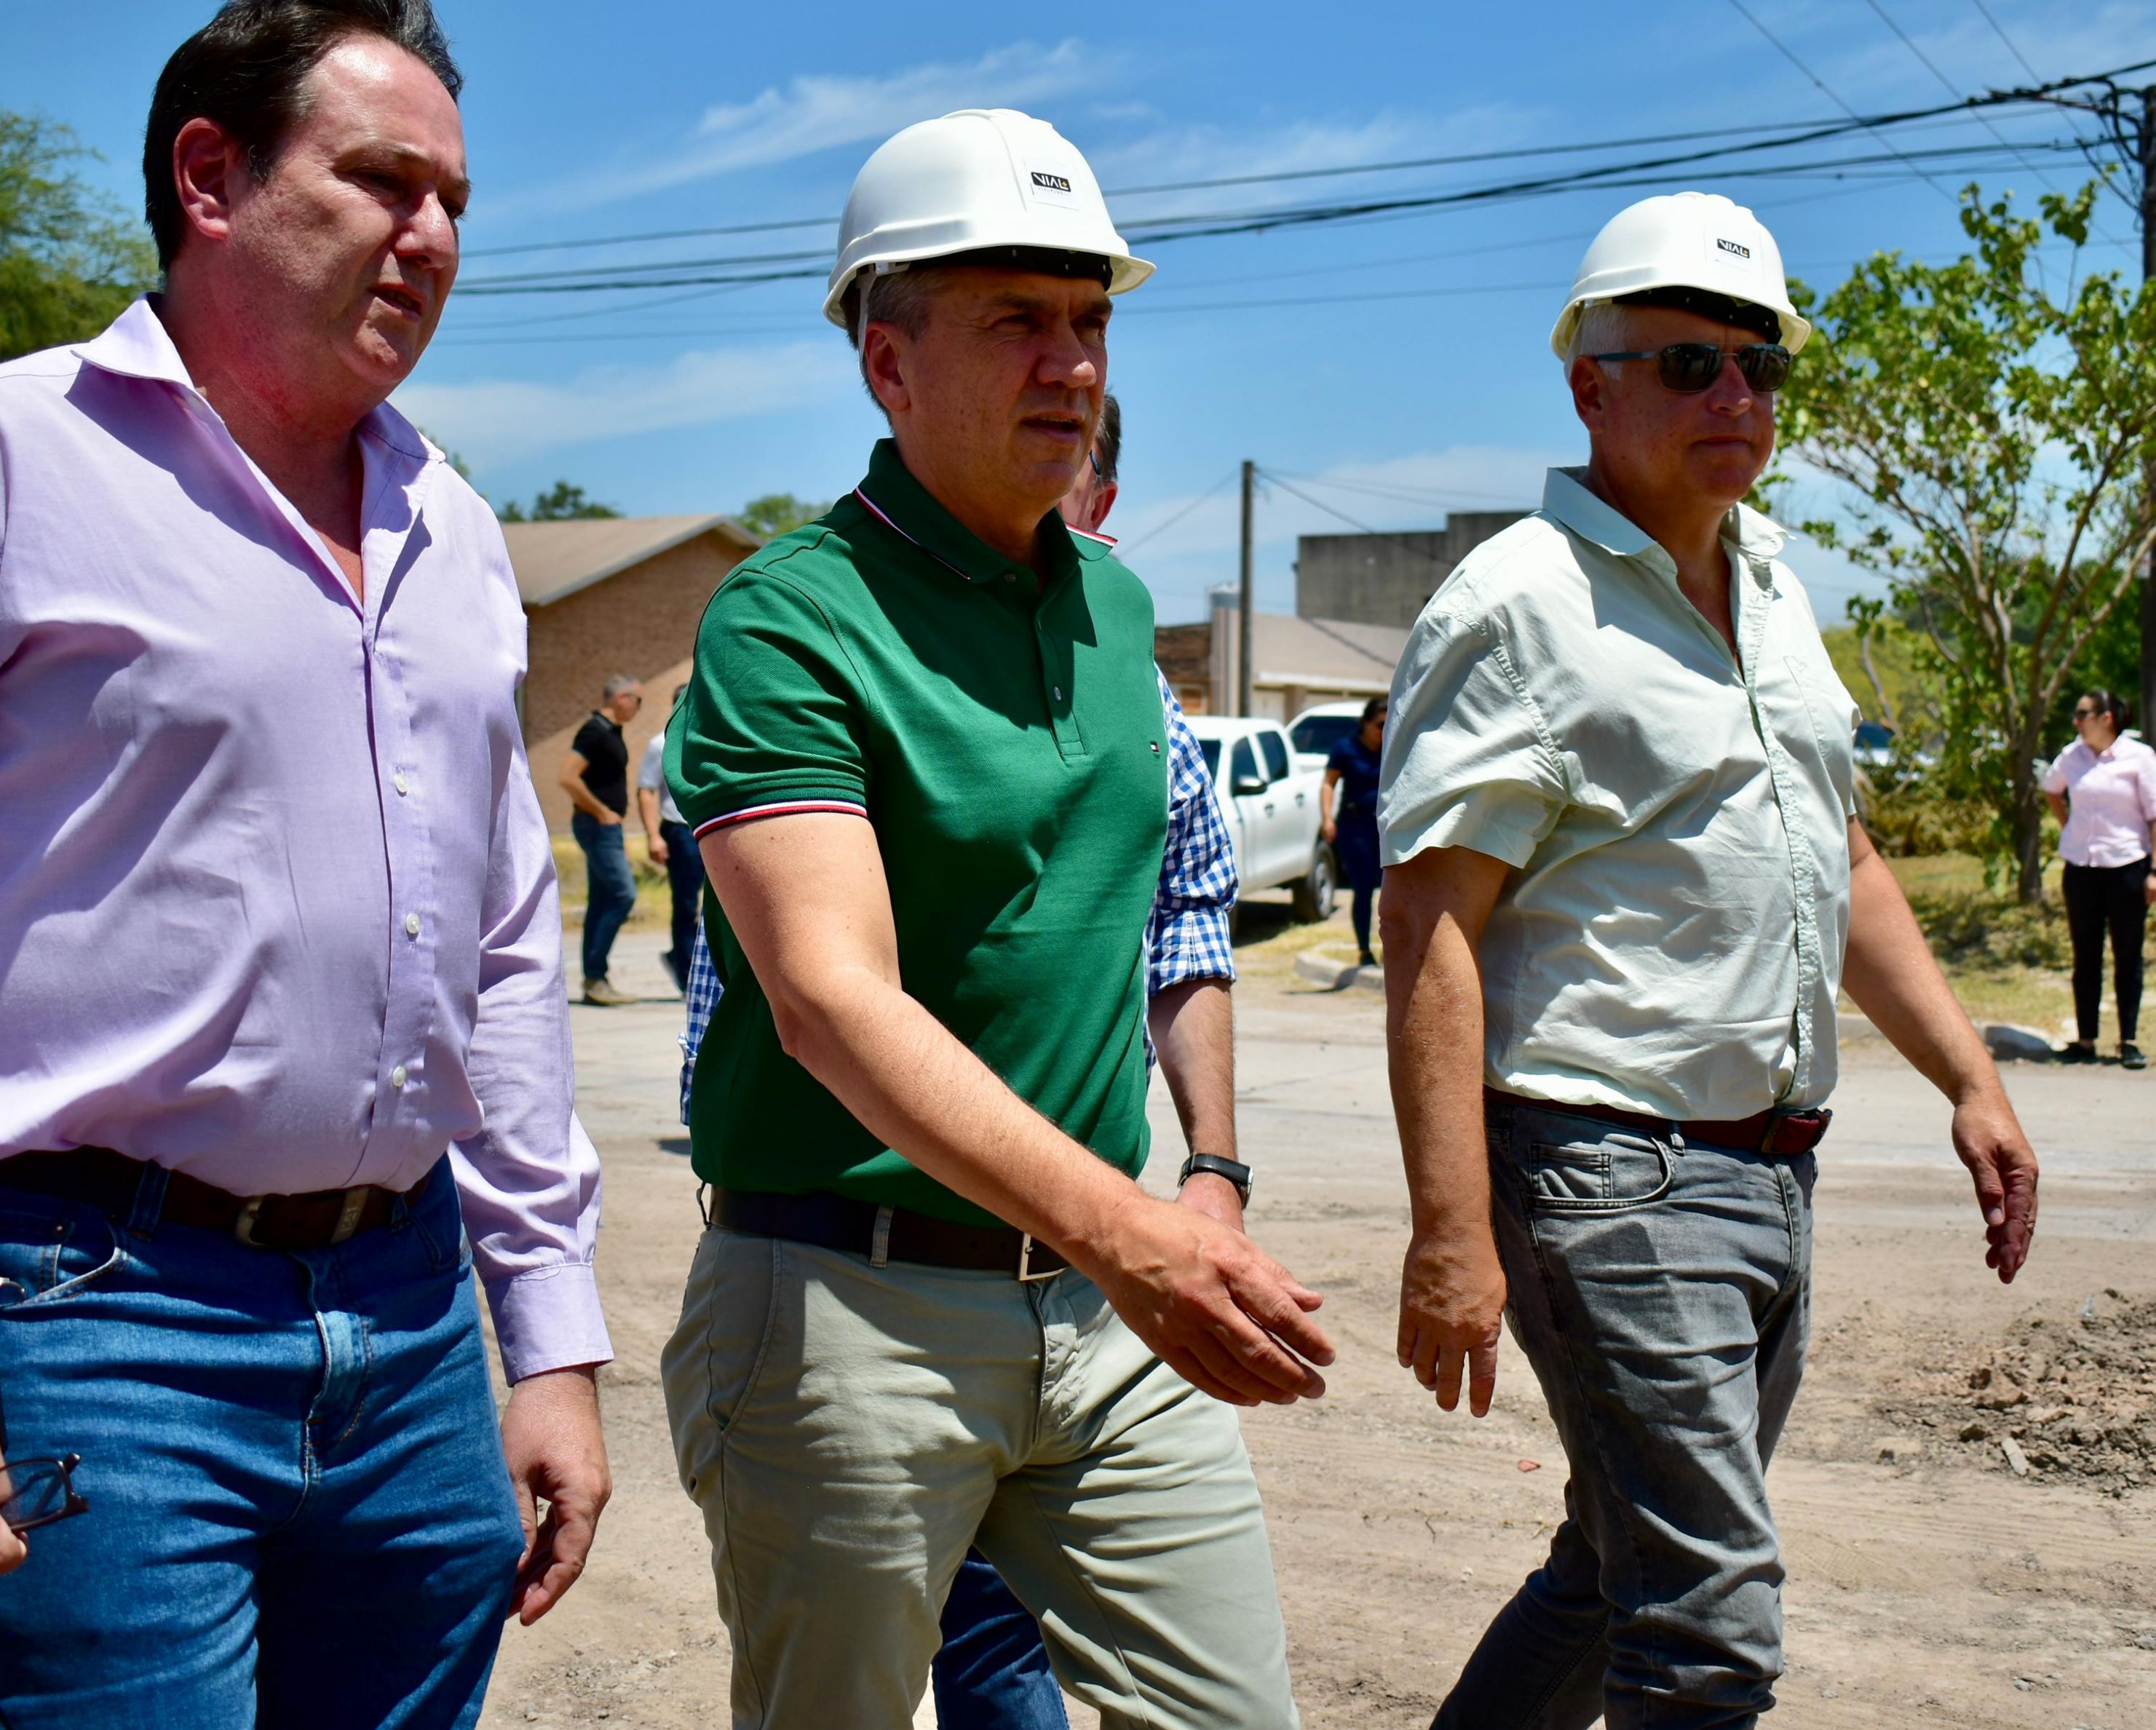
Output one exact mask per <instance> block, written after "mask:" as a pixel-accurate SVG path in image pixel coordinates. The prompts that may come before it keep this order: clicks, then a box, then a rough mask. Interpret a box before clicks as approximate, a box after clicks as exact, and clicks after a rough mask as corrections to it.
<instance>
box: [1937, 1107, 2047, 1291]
mask: <svg viewBox="0 0 2156 1730" xmlns="http://www.w3.org/2000/svg"><path fill="white" fill-rule="evenodd" d="M1953 1149H1954V1152H1956V1153H1957V1154H1958V1155H1959V1156H1960V1158H1961V1163H1963V1165H1965V1166H1967V1167H1968V1168H1969V1176H1970V1177H1971V1178H1974V1180H1975V1183H1976V1203H1977V1206H1978V1207H1979V1208H1980V1209H1982V1210H1983V1213H1984V1243H1985V1249H1984V1265H1985V1266H1986V1267H1991V1268H1996V1269H1997V1270H1998V1271H1999V1283H2000V1284H2002V1285H2008V1286H2010V1285H2012V1284H2013V1283H2014V1276H2015V1275H2016V1274H2018V1273H2019V1272H2020V1271H2021V1265H2022V1263H2024V1262H2025V1261H2026V1260H2028V1259H2029V1244H2030V1239H2032V1238H2033V1237H2035V1234H2036V1153H2035V1149H2034V1148H2032V1147H2030V1145H2029V1138H2028V1137H2026V1136H2025V1135H2024V1134H2022V1132H2021V1125H2020V1120H2018V1119H2017V1118H2016V1117H2015V1115H2014V1107H2013V1106H2012V1104H2011V1103H2010V1102H2009V1101H2008V1100H2007V1097H2006V1090H2005V1088H2003V1087H2001V1086H1999V1085H1998V1083H1997V1082H1996V1081H1994V1082H1993V1083H1992V1085H1991V1086H1989V1087H1987V1088H1985V1089H1984V1091H1981V1092H1979V1093H1975V1094H1972V1095H1971V1096H1969V1098H1967V1099H1965V1100H1963V1101H1961V1102H1960V1103H1959V1104H1958V1105H1957V1106H1955V1107H1954V1114H1953Z"/></svg>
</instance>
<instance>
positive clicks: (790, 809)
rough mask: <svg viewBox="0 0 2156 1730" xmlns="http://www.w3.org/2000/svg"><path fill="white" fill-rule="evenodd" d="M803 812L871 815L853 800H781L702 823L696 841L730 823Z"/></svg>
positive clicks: (862, 805)
mask: <svg viewBox="0 0 2156 1730" xmlns="http://www.w3.org/2000/svg"><path fill="white" fill-rule="evenodd" d="M803 811H841V812H844V813H845V814H847V815H848V816H850V817H865V816H867V815H868V814H869V808H868V807H867V806H866V805H864V804H861V803H858V802H857V801H855V800H853V799H779V800H777V801H775V802H774V803H771V804H768V805H751V806H750V807H749V808H748V809H747V810H746V811H729V812H727V813H726V815H725V816H723V817H714V818H712V819H711V821H710V822H708V823H700V824H697V825H696V839H698V840H700V841H701V840H702V839H704V837H705V836H706V835H708V834H711V831H712V830H713V829H724V828H725V827H726V825H727V824H730V823H747V822H748V821H749V820H750V819H752V818H756V817H792V816H794V815H796V814H798V813H800V812H803Z"/></svg>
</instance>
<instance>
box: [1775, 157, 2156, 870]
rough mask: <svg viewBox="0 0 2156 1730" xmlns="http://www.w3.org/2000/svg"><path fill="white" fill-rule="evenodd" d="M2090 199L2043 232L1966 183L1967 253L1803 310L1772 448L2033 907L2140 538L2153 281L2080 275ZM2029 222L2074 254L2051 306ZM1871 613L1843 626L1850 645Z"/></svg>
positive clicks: (1875, 262) (1907, 268)
mask: <svg viewBox="0 0 2156 1730" xmlns="http://www.w3.org/2000/svg"><path fill="white" fill-rule="evenodd" d="M2096 192H2097V189H2096V187H2093V186H2089V187H2083V188H2082V191H2081V192H2080V193H2077V194H2076V195H2074V196H2073V197H2071V198H2063V197H2061V196H2059V195H2057V194H2047V195H2046V197H2045V198H2043V200H2042V203H2041V208H2042V211H2043V216H2044V221H2043V222H2042V223H2038V222H2035V221H2032V220H2030V219H2027V218H2017V217H2015V215H2014V214H2013V213H2012V210H2011V208H2010V201H2009V200H2008V199H2005V198H2001V199H1999V200H1998V201H1997V202H1995V203H1989V204H1987V203H1985V202H1984V198H1983V197H1982V195H1981V194H1980V193H1979V191H1978V189H1977V188H1976V187H1969V189H1968V190H1967V191H1966V192H1965V193H1963V199H1962V209H1961V223H1962V227H1963V230H1964V231H1965V232H1966V233H1967V234H1968V235H1969V239H1970V240H1971V241H1972V242H1973V243H1974V248H1975V249H1974V252H1972V253H1969V254H1964V255H1963V257H1961V258H1959V259H1956V260H1954V261H1953V263H1951V264H1938V265H1932V264H1919V263H1915V262H1912V261H1911V260H1908V259H1904V258H1902V255H1901V254H1898V253H1881V254H1876V255H1874V256H1873V257H1872V258H1871V259H1869V260H1868V261H1867V262H1866V263H1865V264H1861V265H1860V266H1858V268H1857V270H1856V274H1855V275H1852V276H1851V278H1850V279H1849V280H1848V281H1847V282H1845V283H1844V284H1843V285H1841V286H1840V288H1838V289H1836V290H1835V291H1834V292H1833V293H1832V294H1830V295H1828V296H1827V297H1826V298H1825V300H1822V301H1820V303H1819V304H1818V306H1817V309H1816V311H1815V315H1814V316H1815V325H1816V326H1817V335H1816V336H1815V339H1814V341H1813V344H1812V346H1811V347H1809V348H1807V349H1806V350H1805V352H1804V362H1803V364H1802V365H1801V366H1799V367H1798V369H1797V371H1796V372H1795V373H1794V375H1792V377H1791V379H1790V388H1789V392H1788V393H1787V394H1786V395H1785V398H1784V417H1783V422H1782V426H1783V439H1784V449H1786V450H1787V451H1788V452H1789V454H1792V455H1794V457H1796V458H1798V459H1800V460H1801V461H1803V462H1804V463H1806V464H1809V465H1810V466H1811V467H1813V468H1815V469H1816V470H1820V471H1822V472H1823V473H1825V474H1826V475H1830V476H1832V477H1833V478H1834V479H1835V480H1837V481H1839V482H1840V483H1842V486H1843V492H1844V496H1845V499H1847V500H1848V501H1850V505H1851V510H1850V515H1849V518H1848V520H1846V521H1826V522H1809V523H1806V524H1805V525H1804V528H1805V531H1806V532H1808V533H1809V534H1811V535H1814V536H1816V537H1818V538H1819V539H1820V540H1821V541H1823V542H1826V543H1827V544H1828V545H1830V546H1837V547H1842V548H1844V549H1845V551H1846V552H1848V554H1849V556H1850V557H1851V558H1853V559H1855V560H1856V562H1858V563H1860V564H1861V565H1865V566H1866V567H1870V568H1871V569H1873V570H1876V571H1878V572H1881V574H1882V575H1884V576H1885V577H1886V580H1887V585H1888V588H1889V591H1890V594H1891V598H1892V608H1893V612H1894V613H1895V614H1896V616H1897V617H1898V618H1899V619H1902V621H1904V622H1906V623H1907V624H1908V625H1909V626H1910V627H1911V628H1912V633H1913V648H1914V655H1913V660H1914V662H1915V665H1916V668H1917V672H1918V674H1919V675H1920V677H1921V678H1922V680H1923V681H1924V683H1925V684H1926V685H1927V686H1928V690H1929V695H1930V696H1931V697H1932V698H1933V701H1934V703H1935V706H1936V710H1937V713H1938V752H1939V764H1938V773H1939V774H1940V775H1941V776H1942V777H1943V779H1944V782H1945V783H1946V784H1945V785H1944V786H1943V788H1942V790H1943V792H1946V793H1948V794H1950V795H1953V796H1959V797H1965V798H1979V799H1981V800H1982V801H1983V802H1984V804H1985V806H1986V808H1987V809H1989V810H1990V811H1991V813H1992V814H1993V816H1992V829H1993V846H1994V852H1995V855H1996V856H1998V857H1999V859H2000V860H2001V861H2002V862H2003V863H2005V864H2007V865H2010V868H2011V870H2012V871H2013V873H2014V876H2015V886H2016V891H2017V893H2018V895H2019V896H2020V899H2021V900H2022V901H2024V902H2035V901H2039V900H2040V899H2041V898H2042V895H2043V878H2042V869H2043V858H2042V843H2043V817H2044V808H2043V804H2042V802H2041V800H2040V797H2039V791H2038V787H2037V779H2038V773H2039V771H2038V763H2037V760H2038V758H2039V757H2040V756H2046V755H2048V754H2049V752H2048V750H2047V749H2046V747H2047V745H2051V744H2055V743H2056V741H2055V740H2053V739H2051V737H2050V731H2051V726H2052V725H2053V719H2052V717H2053V716H2054V715H2055V712H2056V710H2057V707H2058V705H2059V702H2060V700H2061V696H2062V695H2064V694H2066V692H2067V691H2068V690H2069V687H2070V686H2071V683H2072V681H2073V680H2074V679H2075V678H2076V670H2077V669H2078V668H2079V667H2080V666H2081V665H2082V661H2083V660H2084V659H2085V657H2086V656H2087V654H2088V652H2089V650H2090V649H2091V647H2092V644H2094V643H2095V642H2096V641H2097V638H2098V636H2099V634H2101V633H2102V630H2103V629H2104V626H2105V624H2106V622H2107V620H2108V619H2111V618H2112V614H2113V613H2114V612H2115V611H2117V608H2118V607H2119V603H2120V602H2121V601H2122V600H2123V599H2124V598H2127V597H2128V595H2129V594H2130V593H2132V590H2133V576H2134V571H2135V568H2136V567H2137V566H2138V563H2139V562H2140V560H2141V558H2142V557H2143V555H2144V554H2145V553H2146V552H2148V548H2149V546H2150V544H2151V542H2152V539H2156V520H2152V513H2151V510H2150V501H2149V498H2148V494H2147V490H2146V489H2145V487H2144V486H2143V480H2142V475H2143V465H2144V464H2145V463H2146V462H2148V460H2149V459H2151V458H2152V457H2156V286H2150V285H2144V286H2143V288H2142V289H2141V290H2139V291H2138V292H2133V291H2129V290H2126V289H2125V288H2123V287H2122V285H2121V284H2120V281H2119V279H2118V277H2117V275H2116V274H2097V273H2091V274H2088V275H2082V270H2081V266H2082V263H2083V259H2082V249H2083V248H2084V247H2085V246H2086V245H2087V241H2088V232H2089V214H2090V211H2091V208H2092V206H2093V204H2094V203H2095V198H2096ZM2046 227H2048V228H2050V229H2051V232H2052V233H2053V234H2056V235H2057V236H2058V237H2059V238H2061V239H2064V240H2066V241H2067V242H2068V243H2069V244H2071V246H2072V248H2073V249H2074V252H2073V262H2072V265H2071V269H2070V271H2069V273H2068V279H2067V280H2069V281H2070V282H2073V283H2077V284H2078V287H2076V288H2073V289H2071V290H2070V291H2069V294H2068V296H2067V298H2066V299H2065V300H2055V299H2054V298H2053V297H2052V296H2051V294H2050V292H2049V291H2048V290H2047V289H2046V285H2045V283H2044V280H2043V277H2042V275H2041V273H2040V270H2038V268H2037V264H2036V257H2035V254H2036V249H2037V247H2038V245H2039V244H2040V243H2041V241H2042V240H2043V238H2044V228H2046ZM2054 270H2055V274H2056V264H2055V265H2054ZM1880 622H1881V613H1880V612H1879V611H1878V610H1877V609H1871V611H1870V612H1869V613H1868V614H1867V615H1866V616H1865V617H1860V618H1857V619H1856V620H1855V623H1856V627H1857V630H1858V633H1859V635H1860V638H1861V639H1864V638H1869V637H1870V636H1871V634H1873V633H1874V632H1876V629H1878V627H1879V624H1880Z"/></svg>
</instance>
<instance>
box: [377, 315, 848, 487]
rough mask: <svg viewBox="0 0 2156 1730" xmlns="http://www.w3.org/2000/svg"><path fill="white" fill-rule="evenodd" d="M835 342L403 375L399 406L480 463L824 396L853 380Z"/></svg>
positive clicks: (768, 410) (799, 403)
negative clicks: (551, 377)
mask: <svg viewBox="0 0 2156 1730" xmlns="http://www.w3.org/2000/svg"><path fill="white" fill-rule="evenodd" d="M853 376H854V373H853V362H852V360H851V358H850V357H849V356H848V354H847V353H846V351H845V349H844V347H843V346H842V345H839V344H837V343H834V342H821V341H808V342H790V343H787V344H784V345H783V346H775V347H763V348H721V349H702V350H696V351H692V352H690V353H687V354H682V355H677V356H675V357H674V358H673V359H672V360H670V361H667V362H662V363H660V364H658V365H654V366H609V367H588V368H586V369H585V370H584V371H583V372H579V373H577V375H576V376H575V377H573V378H571V379H569V380H567V382H562V383H542V382H532V381H529V380H525V379H513V378H499V379H475V380H472V381H470V382H464V383H457V384H432V383H414V384H408V385H406V386H405V387H404V388H403V389H402V390H401V391H399V392H398V393H397V407H398V408H399V409H400V410H401V411H402V412H403V413H405V414H406V415H408V416H409V417H410V418H411V419H413V421H414V422H416V423H418V424H419V425H421V426H423V427H424V428H425V429H427V433H428V435H429V437H430V438H432V439H434V440H435V441H436V442H437V443H439V444H444V445H446V446H449V448H451V449H455V450H457V451H458V452H459V453H460V454H463V455H464V456H465V457H467V458H468V459H470V461H471V463H472V465H473V466H474V467H475V469H478V470H480V471H481V472H484V471H485V470H488V469H490V468H493V467H495V466H497V465H500V464H503V463H507V462H511V461H514V460H515V459H517V458H520V457H524V456H528V455H531V454H532V453H534V452H536V451H541V450H549V449H556V448H558V447H560V446H562V445H570V444H587V443H589V442H591V441H593V440H595V439H619V438H623V437H625V436H627V435H629V434H634V433H653V432H661V431H664V430H665V429H668V428H672V427H694V426H707V425H709V424H711V423H713V422H715V421H721V420H738V419H742V418H747V417H748V416H751V415H757V414H767V413H771V412H773V410H776V409H780V408H799V407H801V406H803V404H804V403H816V402H819V401H823V400H826V399H828V398H831V397H833V396H834V395H837V394H839V393H842V392H843V391H844V389H846V388H847V387H848V386H849V385H850V383H851V382H852V380H853Z"/></svg>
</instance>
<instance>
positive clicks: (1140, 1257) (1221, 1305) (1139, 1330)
mask: <svg viewBox="0 0 2156 1730" xmlns="http://www.w3.org/2000/svg"><path fill="white" fill-rule="evenodd" d="M1198 1182H1199V1179H1197V1178H1192V1179H1191V1185H1192V1186H1194V1185H1195V1184H1196V1183H1198ZM1186 1187H1189V1186H1186ZM1224 1187H1226V1186H1225V1185H1224ZM1229 1194H1231V1195H1232V1194H1234V1191H1233V1189H1232V1188H1230V1189H1229ZM1215 1199H1216V1198H1207V1197H1205V1196H1204V1192H1202V1191H1201V1192H1200V1194H1199V1198H1197V1199H1193V1200H1191V1201H1188V1202H1187V1203H1173V1202H1164V1201H1157V1200H1155V1199H1153V1198H1152V1197H1151V1196H1148V1195H1140V1196H1137V1197H1135V1198H1134V1199H1132V1201H1131V1202H1129V1203H1128V1204H1127V1205H1126V1206H1125V1207H1124V1209H1122V1211H1121V1212H1120V1213H1119V1214H1117V1215H1116V1219H1115V1229H1114V1233H1113V1235H1112V1237H1111V1240H1110V1241H1109V1244H1108V1247H1107V1250H1106V1254H1105V1255H1102V1256H1101V1257H1098V1258H1091V1257H1089V1258H1088V1259H1089V1260H1096V1265H1092V1266H1088V1267H1087V1268H1086V1270H1085V1271H1086V1273H1087V1274H1089V1275H1090V1276H1091V1278H1092V1280H1093V1281H1094V1283H1095V1284H1096V1285H1097V1286H1100V1288H1101V1292H1102V1293H1103V1295H1105V1296H1106V1298H1107V1300H1108V1301H1109V1302H1110V1303H1111V1305H1113V1306H1115V1311H1116V1314H1117V1315H1119V1316H1121V1317H1122V1318H1123V1320H1124V1321H1125V1322H1127V1323H1128V1324H1129V1326H1130V1329H1131V1331H1132V1332H1133V1333H1135V1334H1137V1337H1139V1338H1140V1339H1142V1340H1143V1341H1144V1342H1146V1344H1147V1345H1148V1346H1150V1347H1151V1348H1152V1349H1153V1351H1154V1352H1156V1353H1158V1354H1159V1357H1160V1359H1161V1361H1162V1362H1163V1363H1165V1364H1167V1365H1168V1368H1170V1369H1172V1370H1173V1371H1174V1372H1175V1373H1177V1374H1178V1375H1179V1376H1181V1377H1182V1378H1183V1380H1185V1381H1186V1382H1188V1383H1190V1385H1191V1386H1192V1387H1193V1388H1195V1389H1198V1390H1199V1392H1200V1393H1201V1394H1211V1395H1212V1396H1213V1397H1214V1399H1219V1400H1224V1401H1225V1402H1226V1403H1227V1404H1229V1405H1292V1404H1295V1402H1296V1400H1298V1399H1317V1397H1318V1396H1319V1395H1321V1394H1323V1393H1324V1392H1325V1378H1323V1377H1322V1376H1321V1375H1319V1374H1318V1373H1317V1370H1316V1369H1314V1368H1312V1365H1313V1364H1326V1363H1332V1355H1333V1354H1332V1341H1331V1340H1329V1339H1327V1337H1325V1331H1324V1330H1323V1329H1322V1328H1321V1327H1319V1326H1318V1325H1317V1322H1313V1321H1312V1320H1311V1318H1310V1312H1312V1311H1313V1310H1315V1309H1317V1306H1319V1305H1320V1304H1321V1303H1322V1302H1323V1301H1324V1299H1322V1298H1321V1297H1320V1296H1318V1295H1317V1293H1316V1292H1315V1291H1311V1290H1310V1289H1309V1288H1308V1287H1306V1286H1303V1285H1301V1283H1299V1282H1298V1281H1296V1279H1295V1277H1294V1276H1292V1275H1291V1274H1290V1273H1289V1272H1288V1271H1287V1270H1286V1268H1284V1267H1282V1266H1281V1265H1280V1264H1279V1263H1278V1262H1276V1261H1275V1260H1273V1259H1272V1258H1271V1257H1270V1255H1266V1254H1265V1252H1264V1251H1263V1250H1260V1249H1259V1248H1258V1246H1257V1245H1255V1244H1254V1243H1252V1242H1251V1241H1250V1239H1248V1238H1247V1237H1245V1236H1244V1235H1243V1234H1242V1232H1241V1231H1240V1229H1236V1228H1235V1227H1233V1226H1230V1225H1227V1224H1223V1223H1222V1222H1221V1221H1220V1220H1219V1219H1217V1218H1215V1217H1212V1208H1213V1203H1214V1200H1215Z"/></svg>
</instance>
